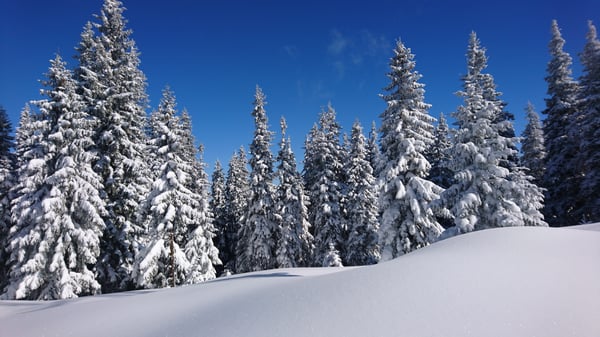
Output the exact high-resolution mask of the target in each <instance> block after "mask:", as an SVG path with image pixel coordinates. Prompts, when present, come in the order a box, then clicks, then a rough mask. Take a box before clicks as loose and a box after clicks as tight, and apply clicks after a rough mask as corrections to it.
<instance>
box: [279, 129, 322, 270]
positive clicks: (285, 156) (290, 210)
mask: <svg viewBox="0 0 600 337" xmlns="http://www.w3.org/2000/svg"><path fill="white" fill-rule="evenodd" d="M286 129H287V125H286V122H285V119H284V118H282V119H281V143H280V146H279V153H278V155H277V161H278V162H279V165H278V167H277V172H276V174H277V179H278V180H279V185H278V186H277V193H276V200H277V201H276V215H277V216H278V220H279V226H278V228H279V235H277V238H278V242H277V248H276V259H277V266H278V267H279V268H294V267H308V266H310V264H311V263H312V251H313V237H312V235H311V234H310V232H309V229H310V227H311V226H310V223H309V222H308V208H307V203H308V197H307V196H306V194H305V192H304V184H303V181H302V176H301V175H300V173H299V172H298V170H297V169H296V157H295V156H294V152H292V146H291V140H290V138H286V136H287V135H286Z"/></svg>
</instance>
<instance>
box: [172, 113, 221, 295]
mask: <svg viewBox="0 0 600 337" xmlns="http://www.w3.org/2000/svg"><path fill="white" fill-rule="evenodd" d="M182 119H183V122H182V124H181V125H180V126H181V127H182V131H183V134H184V136H182V138H184V139H186V138H187V139H192V140H193V136H192V133H191V132H192V129H191V124H190V123H189V122H188V121H186V114H185V110H184V113H182ZM189 162H190V164H191V165H189V166H188V167H190V168H191V170H192V171H191V172H187V174H188V176H189V177H190V178H191V179H193V180H194V181H193V182H190V183H188V185H189V186H190V188H189V189H190V191H191V192H192V194H193V195H196V197H197V206H196V211H197V212H198V215H199V217H198V219H197V221H196V222H195V223H193V224H192V225H191V226H188V231H187V243H186V246H185V254H186V256H187V258H188V260H189V261H190V269H189V270H188V274H187V276H186V283H187V284H195V283H199V282H204V281H206V280H210V279H213V278H215V277H216V268H219V269H220V266H221V265H222V262H221V260H220V259H219V250H218V248H217V247H216V246H215V244H214V240H215V237H216V234H215V233H216V229H215V226H214V215H213V213H212V212H211V210H210V205H209V195H210V193H209V188H210V183H209V182H208V174H207V173H206V163H205V162H204V146H203V145H200V146H198V159H197V160H196V159H195V156H193V157H190V158H189Z"/></svg>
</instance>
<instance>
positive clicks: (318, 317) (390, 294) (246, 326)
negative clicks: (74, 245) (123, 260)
mask: <svg viewBox="0 0 600 337" xmlns="http://www.w3.org/2000/svg"><path fill="white" fill-rule="evenodd" d="M591 227H592V229H596V230H597V229H598V227H599V226H598V225H596V226H591ZM578 229H579V230H574V229H565V228H532V227H525V228H501V229H490V230H485V231H477V232H473V233H469V234H464V235H461V236H457V237H454V238H451V239H448V240H444V241H442V242H438V243H436V244H433V245H431V246H429V247H426V248H423V249H420V250H418V251H415V252H413V253H410V254H407V255H404V256H402V257H400V258H397V259H395V260H392V261H389V262H386V263H381V264H379V265H374V266H368V267H356V268H314V269H310V268H297V269H279V270H269V271H262V272H256V273H248V274H240V275H235V276H232V277H228V278H221V279H216V280H213V281H210V282H206V283H203V284H200V285H195V286H186V287H179V288H175V289H162V290H144V291H135V292H127V293H119V294H110V295H101V296H93V297H84V298H79V299H75V300H63V301H49V302H30V301H3V302H1V303H0V336H89V337H93V336H102V337H104V336H128V337H135V336H261V337H263V336H289V337H294V336H411V337H418V336H461V337H462V336H478V337H480V336H502V337H506V336H511V337H520V336H523V337H525V336H527V337H530V336H546V337H549V336H556V337H566V336H578V337H586V336H589V337H597V336H600V319H598V317H600V300H599V299H600V265H599V264H598V258H599V257H600V233H598V231H593V230H591V231H590V230H581V229H585V227H580V228H578Z"/></svg>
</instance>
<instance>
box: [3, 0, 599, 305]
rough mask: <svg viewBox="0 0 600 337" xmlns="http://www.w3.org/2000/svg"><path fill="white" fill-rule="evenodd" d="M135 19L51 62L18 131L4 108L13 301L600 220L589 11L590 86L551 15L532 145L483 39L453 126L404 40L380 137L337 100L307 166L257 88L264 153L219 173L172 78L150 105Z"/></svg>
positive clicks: (88, 35) (586, 60)
mask: <svg viewBox="0 0 600 337" xmlns="http://www.w3.org/2000/svg"><path fill="white" fill-rule="evenodd" d="M123 11H124V8H123V6H122V3H121V2H119V1H118V0H105V1H104V5H103V7H102V10H101V14H100V15H98V16H97V17H96V18H97V22H89V23H88V24H86V25H85V27H84V29H83V32H82V34H81V41H80V43H79V45H78V46H77V48H76V51H77V55H76V59H77V61H78V64H77V66H76V67H75V69H73V70H70V69H69V68H68V67H67V65H66V63H65V62H64V61H63V60H62V58H61V57H60V56H56V58H55V59H53V60H52V61H50V67H49V71H48V74H47V75H46V80H45V81H44V82H43V84H44V87H45V88H44V89H43V90H42V94H43V95H44V99H42V100H39V101H34V102H31V105H26V106H25V108H24V109H23V110H22V112H21V119H20V121H19V126H18V127H17V130H16V134H15V137H14V139H13V137H12V136H11V125H10V122H9V120H8V117H7V115H6V111H4V109H0V246H2V247H4V249H3V250H1V251H0V268H1V269H2V270H0V289H2V291H1V293H2V298H6V299H35V300H43V299H62V298H72V297H77V296H83V295H91V294H97V293H101V292H103V293H108V292H115V291H123V290H131V289H139V288H158V287H169V286H170V287H174V286H178V285H184V284H193V283H198V282H202V281H205V280H209V279H212V278H215V277H217V276H219V275H229V274H232V273H243V272H250V271H257V270H264V269H273V268H294V267H306V266H318V267H329V266H357V265H367V264H374V263H377V262H379V261H385V260H389V259H392V258H395V257H398V256H401V255H403V254H406V253H409V252H411V251H414V250H415V249H419V248H422V247H424V246H427V245H429V244H431V243H433V242H435V241H437V240H440V239H442V238H446V237H450V236H453V235H457V234H460V233H466V232H470V231H474V230H480V229H487V228H495V227H505V226H547V223H546V222H545V220H544V215H542V210H543V212H544V213H545V215H546V219H547V220H548V222H549V223H550V224H551V225H572V224H577V223H580V222H582V221H598V220H600V204H599V200H600V198H598V197H597V195H595V194H597V191H599V190H600V186H599V184H600V173H598V170H597V167H599V161H600V154H599V153H600V151H599V150H600V143H599V141H598V140H599V139H600V134H598V132H600V131H599V130H600V125H599V123H600V116H599V113H600V98H599V97H600V42H598V39H597V35H596V29H595V27H594V26H593V25H592V24H591V23H590V24H589V33H588V36H587V41H588V42H587V44H586V46H585V48H584V51H583V52H582V53H581V61H582V64H583V68H584V73H583V75H582V77H581V78H580V79H579V81H575V80H574V79H573V78H572V76H571V70H570V66H571V62H572V61H571V58H570V56H569V55H568V54H567V53H566V52H564V50H563V46H564V40H563V39H562V37H561V35H560V31H559V29H558V25H557V24H556V22H553V23H552V40H551V42H550V54H551V56H552V59H551V61H550V62H549V63H548V76H547V78H546V80H547V82H548V96H549V98H548V99H547V100H546V103H547V106H546V109H545V110H544V111H543V113H544V114H546V115H547V118H546V119H545V120H544V121H543V124H542V122H540V120H539V117H538V116H537V114H536V113H535V111H534V108H533V106H532V105H528V107H527V109H526V112H527V118H528V125H527V128H526V129H525V131H524V133H523V137H522V139H523V142H522V146H521V151H522V156H519V155H518V144H519V140H520V139H519V138H518V137H516V136H515V131H514V128H513V123H512V120H513V119H514V116H513V115H512V114H511V113H510V112H508V111H507V110H506V105H507V104H506V103H505V102H504V101H502V99H501V93H500V92H499V91H498V90H497V88H496V84H495V82H494V78H493V76H492V75H491V74H489V73H487V72H486V71H485V69H486V67H487V56H486V50H485V48H483V47H482V46H481V43H480V41H479V39H478V38H477V35H476V34H475V33H472V34H471V36H470V39H469V44H468V49H467V55H466V56H467V72H466V74H465V75H464V76H463V77H462V84H463V86H462V90H460V91H459V92H458V95H459V96H460V97H461V98H462V99H463V104H461V105H460V106H459V107H458V108H457V110H456V111H455V112H454V113H453V114H452V117H453V119H454V121H455V124H454V125H455V128H453V129H451V128H449V126H448V124H447V122H446V119H445V117H444V116H443V115H440V118H439V120H437V123H436V119H435V118H434V117H432V116H431V115H430V114H429V110H430V109H431V105H430V104H428V103H426V102H425V85H424V84H423V83H421V82H420V80H421V75H420V74H419V72H418V71H416V69H415V68H416V63H415V61H414V55H413V54H412V53H411V50H410V49H409V48H407V47H406V46H405V45H404V44H403V43H402V42H401V41H398V42H397V43H396V47H395V49H394V51H393V56H392V58H391V59H390V70H389V73H388V74H387V77H388V79H389V84H388V86H387V87H386V88H385V89H384V90H385V93H384V94H382V95H381V98H382V99H383V100H384V101H385V102H386V104H387V105H386V109H385V110H384V111H383V112H382V113H381V114H380V116H379V117H380V127H379V129H377V128H376V127H375V123H373V126H372V127H371V130H370V133H369V135H368V137H366V136H365V134H364V132H363V128H362V126H361V125H360V123H359V122H358V121H357V122H355V123H354V125H353V126H352V129H351V131H350V134H349V135H348V134H342V128H341V126H340V124H339V123H338V122H337V120H336V111H335V109H334V108H333V107H332V106H331V104H329V105H328V106H327V107H326V108H325V109H323V110H322V111H321V113H320V114H319V118H318V121H317V122H316V123H315V124H314V126H313V127H312V129H311V130H310V131H309V133H308V135H307V137H306V139H305V143H304V145H305V152H304V161H303V170H302V171H301V172H300V171H299V170H298V167H297V161H296V157H295V154H294V152H293V151H292V146H291V139H290V137H289V136H288V135H287V133H286V131H287V127H288V126H287V123H286V121H285V119H283V118H282V120H281V121H280V127H281V139H280V140H279V151H278V153H277V154H276V155H275V156H274V155H273V154H272V153H271V145H272V142H273V141H274V133H273V132H272V131H270V130H269V125H268V117H267V114H266V109H265V106H266V104H267V102H266V96H265V94H264V93H263V92H262V90H261V89H260V88H259V87H258V86H257V87H256V93H255V97H254V104H253V109H252V112H251V116H252V117H253V118H254V124H255V131H254V135H253V138H252V142H251V144H250V146H249V156H248V155H247V153H246V150H245V149H244V147H241V148H240V149H239V151H237V152H236V153H235V154H234V155H233V157H232V158H231V160H230V161H229V165H228V168H227V171H226V172H225V169H224V168H223V167H222V166H221V163H219V162H217V163H216V164H215V168H214V170H213V173H212V177H211V179H210V180H211V181H210V182H209V177H208V174H207V173H206V164H205V163H204V160H203V158H202V153H203V148H202V147H201V146H200V147H199V148H197V147H196V146H195V140H194V137H193V136H192V125H191V117H190V114H189V113H188V112H187V111H186V110H185V109H184V110H183V111H181V112H180V111H178V110H177V102H176V99H175V95H174V93H173V92H172V91H171V90H170V89H169V88H168V87H167V88H165V90H164V91H163V96H162V99H161V100H160V103H159V105H158V107H157V108H156V109H155V110H154V111H153V112H152V113H151V114H150V115H149V116H147V114H146V110H147V95H146V79H145V76H144V74H143V73H142V71H141V70H140V69H139V63H140V60H139V58H138V51H137V49H136V46H135V42H134V41H133V39H132V38H131V32H130V31H129V30H127V29H126V20H125V19H124V17H123ZM13 149H14V150H13ZM542 187H544V188H545V189H544V188H542ZM544 192H545V193H546V194H545V196H544ZM544 198H545V200H544ZM544 202H545V205H546V206H545V208H544Z"/></svg>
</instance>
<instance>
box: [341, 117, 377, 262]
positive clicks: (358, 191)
mask: <svg viewBox="0 0 600 337" xmlns="http://www.w3.org/2000/svg"><path fill="white" fill-rule="evenodd" d="M350 143H351V146H350V154H349V156H348V160H347V162H346V173H347V175H348V181H347V184H348V194H347V196H346V205H347V211H348V240H347V242H346V247H345V251H346V256H345V258H344V261H345V264H346V265H347V266H361V265H367V264H375V263H377V262H378V261H379V258H380V255H379V246H378V239H379V237H378V230H379V221H378V219H377V216H378V210H379V207H378V204H377V195H376V186H375V177H373V168H372V167H371V163H370V161H369V150H368V148H367V146H368V143H367V140H366V139H365V136H364V135H363V133H362V126H361V125H360V123H359V122H358V121H356V122H354V125H352V136H351V140H350Z"/></svg>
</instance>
